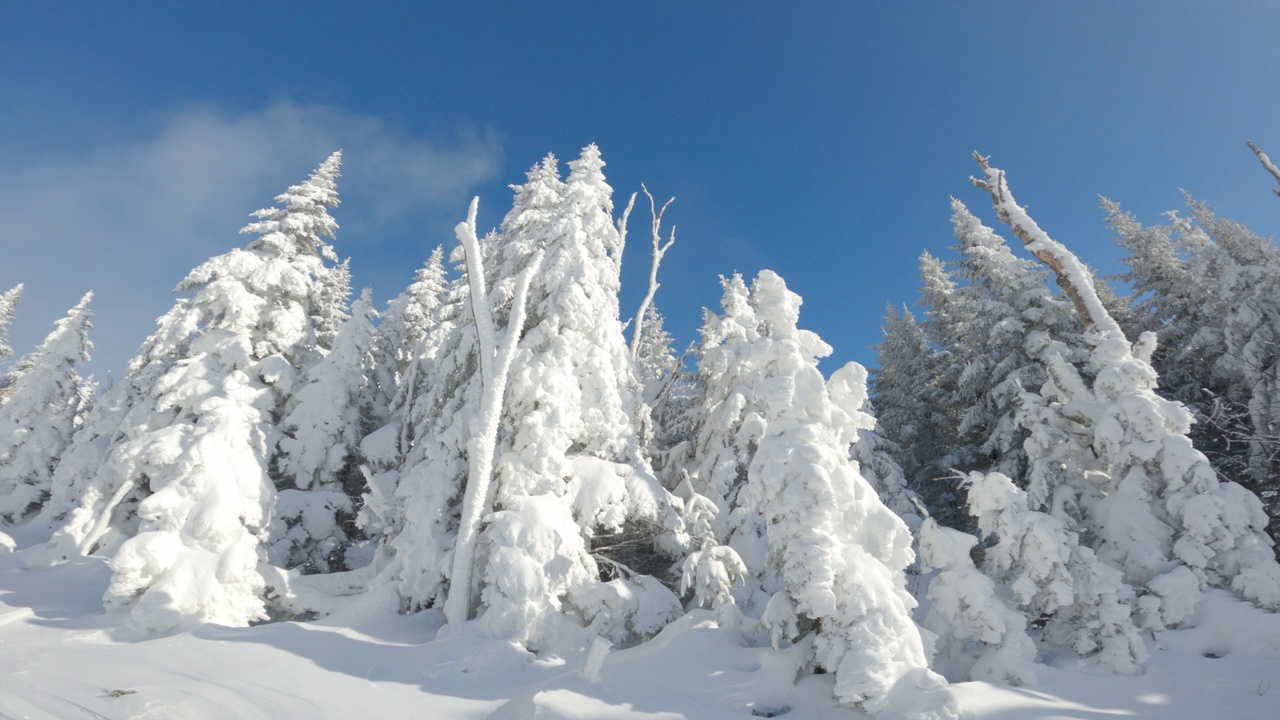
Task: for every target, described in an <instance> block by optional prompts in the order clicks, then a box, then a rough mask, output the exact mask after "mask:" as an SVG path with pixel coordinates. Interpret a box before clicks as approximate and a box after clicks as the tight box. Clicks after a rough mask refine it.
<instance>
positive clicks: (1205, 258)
mask: <svg viewBox="0 0 1280 720" xmlns="http://www.w3.org/2000/svg"><path fill="white" fill-rule="evenodd" d="M1104 209H1106V210H1107V212H1108V215H1109V217H1108V220H1109V222H1110V224H1111V226H1112V228H1113V229H1114V230H1115V233H1116V239H1117V242H1118V243H1119V244H1120V245H1121V246H1122V247H1124V248H1125V249H1126V250H1128V251H1129V257H1127V258H1126V259H1125V262H1126V263H1127V264H1128V265H1129V272H1128V273H1127V274H1126V275H1124V276H1123V277H1124V279H1126V280H1128V281H1129V282H1132V283H1133V285H1134V291H1135V296H1136V297H1137V298H1138V299H1137V301H1136V303H1135V308H1134V315H1135V317H1136V318H1137V327H1138V328H1139V329H1141V330H1152V331H1155V332H1157V333H1158V334H1159V338H1160V342H1159V344H1158V346H1157V348H1156V351H1155V353H1154V354H1153V365H1154V366H1155V367H1156V369H1157V370H1158V371H1159V374H1160V384H1161V392H1162V393H1163V394H1165V395H1166V396H1168V397H1171V398H1173V399H1177V400H1179V401H1181V402H1183V403H1185V404H1186V405H1187V408H1188V409H1189V410H1191V411H1192V412H1193V413H1194V414H1195V419H1196V422H1195V424H1194V425H1193V426H1192V429H1191V433H1190V437H1191V439H1192V442H1193V443H1194V444H1195V446H1196V448H1197V449H1199V450H1201V451H1202V452H1204V453H1205V455H1206V456H1207V457H1208V458H1209V461H1210V463H1212V464H1213V466H1214V469H1215V470H1216V471H1217V472H1218V474H1219V476H1221V477H1223V478H1226V479H1230V480H1234V481H1236V482H1239V483H1240V484H1242V485H1244V486H1245V487H1247V488H1249V489H1250V490H1252V491H1254V492H1255V493H1257V494H1258V495H1259V496H1260V497H1261V499H1262V500H1263V501H1264V502H1265V503H1266V505H1267V508H1268V514H1269V515H1270V516H1271V518H1272V521H1273V522H1274V521H1275V518H1277V517H1280V488H1277V486H1276V481H1275V478H1276V476H1277V474H1280V410H1277V408H1280V400H1278V398H1280V394H1278V393H1280V383H1277V378H1278V377H1280V370H1278V369H1277V368H1278V367H1280V364H1278V362H1277V361H1278V360H1280V354H1278V353H1277V351H1276V344H1277V342H1278V341H1280V319H1277V318H1280V314H1278V313H1280V307H1277V300H1276V296H1277V295H1276V294H1277V291H1278V290H1280V287H1278V286H1277V282H1278V281H1277V273H1278V271H1280V249H1277V247H1276V245H1275V243H1274V242H1273V241H1272V240H1271V239H1270V238H1263V237H1260V236H1258V235H1256V234H1255V233H1252V232H1250V231H1249V230H1248V228H1246V227H1244V226H1243V225H1241V224H1240V223H1236V222H1232V221H1230V220H1224V219H1220V218H1217V217H1215V216H1214V214H1213V212H1212V211H1211V210H1210V209H1209V208H1207V207H1206V206H1205V205H1204V204H1202V203H1195V202H1189V203H1188V210H1189V212H1188V215H1187V216H1186V217H1181V216H1178V215H1177V214H1174V213H1169V214H1168V215H1169V217H1170V218H1171V219H1170V222H1169V223H1167V224H1162V225H1154V226H1146V227H1144V226H1142V225H1141V224H1140V223H1138V221H1137V220H1136V219H1134V218H1133V216H1132V215H1130V214H1127V213H1122V212H1121V211H1120V209H1119V207H1118V206H1117V205H1116V204H1115V203H1111V202H1109V201H1107V202H1104Z"/></svg>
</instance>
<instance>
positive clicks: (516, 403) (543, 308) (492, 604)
mask: <svg viewBox="0 0 1280 720" xmlns="http://www.w3.org/2000/svg"><path fill="white" fill-rule="evenodd" d="M602 165H603V163H602V162H601V161H600V159H599V153H598V151H597V150H596V149H595V147H594V146H591V147H588V148H587V149H586V150H584V151H583V154H582V158H581V159H580V160H578V161H576V162H574V163H571V164H570V167H571V169H572V172H571V174H570V177H569V179H568V181H567V182H565V181H562V180H560V178H559V172H558V170H557V165H556V162H555V159H554V158H553V157H548V158H547V159H546V160H544V161H543V162H541V163H539V164H538V165H536V166H534V168H533V169H532V170H530V172H529V174H528V178H527V181H526V183H525V184H524V185H521V186H518V187H517V188H515V189H516V196H515V201H514V205H513V208H512V210H511V211H510V212H509V213H508V214H507V217H506V218H505V219H504V221H503V223H502V226H501V230H500V232H498V233H492V234H490V235H489V236H487V237H485V238H483V239H478V240H477V241H476V242H477V245H478V252H477V253H475V255H476V256H477V259H478V260H479V262H476V263H475V265H477V266H482V267H483V273H484V276H483V282H479V283H476V282H470V281H468V282H460V283H457V284H456V285H455V286H454V287H453V288H452V289H451V291H450V299H449V301H448V302H447V303H446V304H445V305H444V306H442V308H441V323H440V325H439V329H438V330H436V331H434V332H435V333H438V337H439V341H438V342H436V341H434V340H429V341H428V343H429V344H431V345H432V347H433V349H432V350H431V352H432V353H434V356H433V358H434V359H433V360H432V362H431V369H430V379H429V380H428V381H426V382H424V384H423V385H422V387H423V394H422V395H420V396H419V397H418V398H415V399H414V401H413V407H412V410H411V415H412V420H411V421H410V423H409V425H408V426H407V427H410V426H411V427H412V430H411V432H412V433H413V435H414V437H413V445H412V448H411V450H410V451H409V453H408V455H407V457H406V460H405V463H404V466H403V468H402V469H401V470H400V471H398V472H396V473H388V474H386V475H385V476H382V477H379V476H378V475H375V477H374V481H373V483H372V487H371V494H370V502H369V505H368V508H369V512H368V513H366V515H367V516H368V517H369V518H370V519H371V520H372V522H373V524H374V525H376V527H377V528H378V532H380V533H381V534H382V536H383V547H384V549H385V550H386V551H387V552H388V553H389V554H390V555H391V559H390V562H389V563H388V564H387V568H388V569H387V571H386V572H384V573H383V577H384V578H386V579H388V580H390V581H392V582H394V583H395V584H396V585H397V587H398V590H399V593H400V596H401V598H402V601H403V603H404V606H405V607H406V609H410V610H412V609H417V608H422V607H429V606H433V605H439V604H441V603H442V602H444V601H445V598H446V595H447V596H448V597H450V598H453V597H460V598H466V597H467V596H468V595H470V599H471V602H466V603H461V602H458V601H455V602H456V603H457V604H458V605H460V606H461V607H463V608H465V611H463V612H459V611H458V609H457V607H456V606H455V607H454V609H453V611H452V612H451V613H450V616H451V617H452V618H454V619H455V620H457V619H459V618H461V619H465V618H466V617H467V616H469V615H470V610H471V608H469V607H467V606H469V605H473V603H475V604H476V605H478V607H476V610H477V612H478V614H480V615H481V616H482V622H483V623H484V625H485V627H486V630H487V631H488V632H489V633H490V634H492V635H494V636H499V637H507V638H511V639H514V640H516V641H519V642H522V643H525V644H526V645H528V646H530V647H544V646H546V645H547V644H549V643H551V642H553V641H554V640H555V639H556V636H557V635H558V632H559V631H560V630H561V629H563V628H565V627H571V626H573V625H574V624H576V623H579V622H581V619H583V618H585V619H586V620H587V621H589V622H592V623H593V625H592V629H593V630H594V631H597V632H601V633H603V634H606V635H608V636H609V637H610V638H612V639H614V640H615V641H625V640H626V639H628V638H630V637H634V636H633V635H632V633H633V632H639V630H640V627H641V626H644V623H641V625H640V626H638V625H636V624H635V619H636V617H638V616H637V615H636V613H637V612H639V611H640V610H641V608H639V607H637V606H635V604H636V599H637V598H639V597H640V596H641V595H643V594H645V593H648V594H649V596H650V599H653V600H656V601H657V604H658V605H659V606H661V607H665V608H667V609H666V610H664V611H663V612H667V613H671V612H676V611H678V604H677V603H676V601H675V598H674V597H672V596H671V594H670V592H669V591H666V590H665V589H662V588H661V587H660V586H655V585H653V584H652V583H651V582H650V581H646V580H644V579H643V578H639V577H632V580H633V581H634V582H633V585H632V587H631V588H630V589H626V588H622V587H620V586H619V584H620V583H625V582H628V581H627V580H623V579H619V580H614V581H613V582H612V583H600V582H599V581H598V579H597V578H598V577H599V575H600V571H599V565H598V564H597V563H601V564H604V565H608V566H609V567H615V568H618V569H620V571H621V573H622V574H623V575H624V576H628V574H629V573H631V572H632V571H633V570H639V571H641V572H643V571H645V568H630V569H629V568H625V567H620V566H621V564H622V563H621V562H620V558H618V557H617V556H616V555H614V556H612V557H611V556H610V553H612V552H615V550H611V549H609V548H608V547H607V546H608V545H609V544H615V543H616V541H617V540H618V539H626V540H627V541H631V540H632V539H635V540H636V541H637V545H636V547H638V548H640V549H641V552H640V553H638V554H637V557H639V558H641V559H643V558H644V557H646V556H652V555H653V553H652V550H651V549H646V548H648V547H650V546H651V545H652V541H651V540H650V539H649V538H648V537H647V536H648V535H652V534H653V532H654V530H652V529H650V528H654V527H658V528H660V527H662V526H666V525H671V524H673V523H674V524H676V525H678V523H679V519H678V517H676V516H674V513H673V511H672V510H671V508H670V506H669V504H668V497H667V493H666V492H665V491H664V490H663V489H662V488H661V486H660V485H659V484H658V483H657V481H656V480H655V479H654V478H653V476H652V473H651V472H650V471H649V468H648V466H647V464H646V462H645V460H644V458H643V456H642V454H641V452H640V447H639V436H638V430H637V421H636V418H635V412H636V410H637V409H638V408H640V407H642V402H641V398H640V389H641V386H640V382H639V379H638V377H637V376H636V371H635V368H634V365H633V363H632V360H631V357H630V354H629V351H628V349H627V346H626V343H625V340H624V338H623V336H622V328H621V323H620V322H619V321H618V304H617V297H616V293H617V289H618V276H617V260H618V259H619V258H620V252H621V246H620V242H621V237H620V235H619V232H618V229H617V228H616V226H615V225H614V223H613V222H612V218H611V216H610V212H611V207H612V206H611V200H610V193H611V191H610V189H609V187H608V185H607V184H605V182H604V178H603V175H602V174H601V172H600V168H601V167H602ZM460 228H461V226H460ZM474 231H475V228H474V224H473V223H472V224H471V229H470V232H471V233H474ZM460 250H461V249H460ZM460 250H459V251H455V255H454V258H455V260H457V259H462V257H463V254H462V253H461V252H460ZM538 255H541V256H542V257H544V258H545V260H542V261H541V265H540V268H541V269H540V270H539V271H538V272H536V273H534V274H532V275H529V276H528V279H529V287H528V291H527V307H526V310H527V317H526V319H525V320H524V321H523V322H516V323H515V324H514V325H513V317H512V316H513V312H514V305H515V303H514V300H515V298H516V296H517V292H516V291H517V289H518V287H519V284H520V278H521V277H522V276H526V270H528V269H529V267H530V264H531V263H532V262H533V259H534V258H535V257H537V256H538ZM468 261H470V258H468ZM471 280H476V278H474V276H473V277H471ZM477 288H479V289H480V290H482V291H483V293H484V295H485V298H484V301H483V302H477V303H475V304H474V305H473V304H472V303H471V295H472V294H473V293H475V292H477ZM480 317H487V318H488V320H489V321H490V322H488V323H487V324H489V325H492V326H493V328H494V333H493V335H492V342H490V341H489V340H485V341H484V342H483V343H482V342H481V337H488V336H489V333H487V332H486V331H484V330H483V329H482V328H480V327H479V324H480V323H479V322H478V320H479V318H480ZM516 320H518V318H516ZM498 329H501V331H500V332H501V334H502V337H504V338H511V339H512V340H516V341H518V344H517V345H516V346H515V348H514V354H513V357H512V358H511V368H512V371H511V375H510V378H509V385H508V386H507V388H506V393H505V401H503V398H502V397H498V400H499V401H501V402H500V405H499V406H498V407H499V410H500V411H501V416H500V418H499V420H500V422H499V423H498V427H499V428H501V432H496V433H495V437H491V438H489V440H490V441H491V442H492V445H490V447H491V448H493V450H494V468H495V469H494V473H495V478H494V482H493V483H492V484H491V486H490V489H489V491H488V492H487V493H483V495H484V496H483V497H480V493H477V492H472V490H471V488H470V487H469V482H470V481H469V480H468V477H469V475H470V474H471V473H472V472H473V466H472V463H473V462H475V461H477V460H479V459H480V457H479V455H478V454H477V453H478V452H483V451H484V447H483V443H481V445H477V446H474V447H473V445H474V442H475V441H477V440H482V439H483V437H482V436H487V435H486V433H485V432H483V430H482V429H483V427H484V426H486V425H487V423H485V422H483V420H484V419H486V418H489V416H488V415H485V414H484V413H482V400H483V399H484V395H485V393H484V390H485V387H484V386H485V380H484V378H483V376H482V375H481V374H480V372H479V369H480V367H481V366H482V365H483V364H491V363H489V361H488V360H485V359H484V358H491V359H496V357H497V356H496V355H495V354H494V351H492V348H496V347H497V338H498V332H499V331H498ZM512 333H515V334H512ZM485 347H489V348H491V350H490V351H486V350H485V349H484V348H485ZM482 353H483V355H484V358H482V357H481V354H482ZM491 399H492V398H491ZM489 419H492V418H489ZM380 432H381V431H380ZM376 435H377V433H375V436H376ZM370 439H371V440H372V439H373V438H372V437H371V438H370ZM367 445H368V443H366V446H367ZM481 475H483V473H481ZM468 493H471V494H472V496H473V497H474V499H475V500H476V501H477V503H476V504H478V505H479V507H480V508H481V509H482V510H483V512H481V513H480V515H479V516H478V518H477V519H478V520H479V521H482V522H481V523H480V524H479V530H480V534H479V535H478V537H477V539H476V545H475V547H476V548H477V549H478V550H479V551H480V552H478V553H477V554H476V556H475V561H474V563H473V564H472V565H471V569H472V574H473V577H474V578H475V582H474V583H468V585H469V586H470V587H469V588H468V589H463V588H461V587H459V588H458V590H460V593H459V594H456V595H455V588H454V587H453V584H454V581H455V580H457V578H454V577H451V573H450V572H449V571H447V568H448V566H449V564H450V563H449V562H448V561H449V559H450V555H449V553H450V551H451V550H455V553H456V549H455V548H454V546H455V545H458V547H461V544H460V543H461V541H459V540H458V539H457V533H458V528H459V527H460V523H461V522H462V518H461V517H460V507H459V503H460V501H462V500H464V498H465V496H466V495H467V494H468ZM378 508H383V509H384V510H385V514H384V512H380V511H379V510H378ZM492 511H496V512H492ZM491 512H492V514H490V513H491ZM467 527H471V525H470V523H469V522H468V524H467ZM624 532H625V533H627V535H626V537H625V538H622V537H620V533H624ZM464 554H465V553H464ZM464 554H457V555H456V557H455V560H456V559H458V558H462V557H463V555H464ZM666 562H667V563H668V564H669V562H670V561H669V560H667V561H666ZM613 563H618V565H614V564H613ZM464 564H465V563H464ZM453 565H454V567H457V562H454V563H453ZM531 578H536V581H533V580H531ZM641 590H643V592H641ZM659 590H660V591H661V592H658V591H659ZM660 596H661V597H660ZM624 597H629V598H631V599H630V600H629V601H623V600H620V599H621V598H624ZM477 598H478V603H476V599H477ZM663 598H665V599H663ZM628 602H629V603H630V606H628ZM446 607H448V606H446ZM660 614H661V613H659V615H660ZM653 617H656V616H653ZM650 619H651V620H652V617H651V618H650ZM646 627H647V630H646V632H652V631H655V630H656V629H657V627H654V626H652V623H650V624H649V625H648V626H646Z"/></svg>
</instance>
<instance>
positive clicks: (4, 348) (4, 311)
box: [0, 285, 22, 360]
mask: <svg viewBox="0 0 1280 720" xmlns="http://www.w3.org/2000/svg"><path fill="white" fill-rule="evenodd" d="M21 300H22V285H17V286H15V287H13V288H11V289H9V290H7V291H5V292H4V293H3V294H0V360H7V359H8V358H10V357H13V348H11V347H9V323H10V322H12V321H13V314H14V310H16V309H17V306H18V302H19V301H21Z"/></svg>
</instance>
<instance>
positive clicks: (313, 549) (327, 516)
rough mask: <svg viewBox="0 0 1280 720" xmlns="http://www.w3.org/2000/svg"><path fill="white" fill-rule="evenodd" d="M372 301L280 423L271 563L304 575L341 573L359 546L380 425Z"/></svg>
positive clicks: (362, 306)
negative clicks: (367, 447)
mask: <svg viewBox="0 0 1280 720" xmlns="http://www.w3.org/2000/svg"><path fill="white" fill-rule="evenodd" d="M376 317H377V313H376V311H375V310H374V309H373V298H372V297H371V294H370V292H369V290H367V289H366V290H365V291H364V292H363V293H362V294H361V296H360V298H359V299H358V300H357V301H356V302H355V303H354V304H353V305H352V308H351V316H350V317H349V318H348V319H347V321H346V322H345V323H343V324H342V326H341V327H340V328H339V329H338V334H337V336H336V337H335V338H334V340H333V348H332V349H331V350H330V352H329V354H328V355H326V356H325V357H324V359H322V360H320V361H319V362H318V363H316V364H315V365H312V366H311V367H310V368H309V369H308V370H307V371H306V373H305V378H304V382H305V384H304V385H303V386H302V387H300V388H298V390H297V391H296V392H295V393H294V396H293V403H292V405H293V409H292V410H291V411H290V412H289V414H288V415H286V416H285V418H284V419H283V420H282V421H281V422H280V430H281V432H282V433H283V436H282V437H281V438H280V440H279V443H278V447H279V454H278V455H277V460H276V468H277V472H278V474H279V475H281V476H282V478H283V480H282V481H278V484H277V489H278V494H277V497H276V504H275V510H274V516H273V517H274V519H273V526H272V528H271V529H270V531H269V535H270V537H271V539H272V542H271V545H270V546H269V548H268V557H269V558H270V559H271V561H272V563H273V564H275V565H279V566H281V567H286V568H292V567H298V566H301V567H303V569H304V571H319V572H326V571H332V570H339V569H342V568H343V567H344V565H345V552H346V550H347V547H348V546H349V544H350V543H351V542H352V541H353V540H355V539H357V537H353V536H357V535H358V532H357V531H356V528H355V514H356V507H355V503H356V502H357V501H358V499H359V498H360V496H361V494H362V493H363V492H364V485H365V481H364V476H363V475H362V474H361V471H360V464H361V462H362V461H363V459H364V458H363V457H362V456H361V454H360V441H361V440H362V439H363V438H364V436H365V435H366V434H367V433H368V432H369V430H370V425H371V422H372V417H373V409H372V402H373V398H372V387H371V374H372V373H371V367H372V357H371V353H372V348H373V342H374V326H373V321H374V319H375V318H376Z"/></svg>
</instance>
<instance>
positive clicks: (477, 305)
mask: <svg viewBox="0 0 1280 720" xmlns="http://www.w3.org/2000/svg"><path fill="white" fill-rule="evenodd" d="M479 207H480V198H479V197H474V198H472V199H471V207H470V208H468V209H467V220H466V222H460V223H458V225H457V227H455V228H454V229H453V232H454V234H455V235H456V236H457V237H458V242H459V243H461V244H462V252H464V253H465V254H466V256H467V283H468V284H469V285H470V289H471V312H472V313H473V314H474V315H475V319H476V335H477V336H478V337H479V342H480V375H481V377H484V374H485V372H486V370H488V366H489V364H490V363H492V362H493V356H494V353H495V352H496V351H495V350H494V339H493V318H492V316H491V314H490V311H489V307H488V291H487V290H486V289H485V286H484V261H483V260H482V259H481V258H480V241H479V240H478V239H477V238H476V211H477V210H478V209H479ZM486 384H488V383H486Z"/></svg>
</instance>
